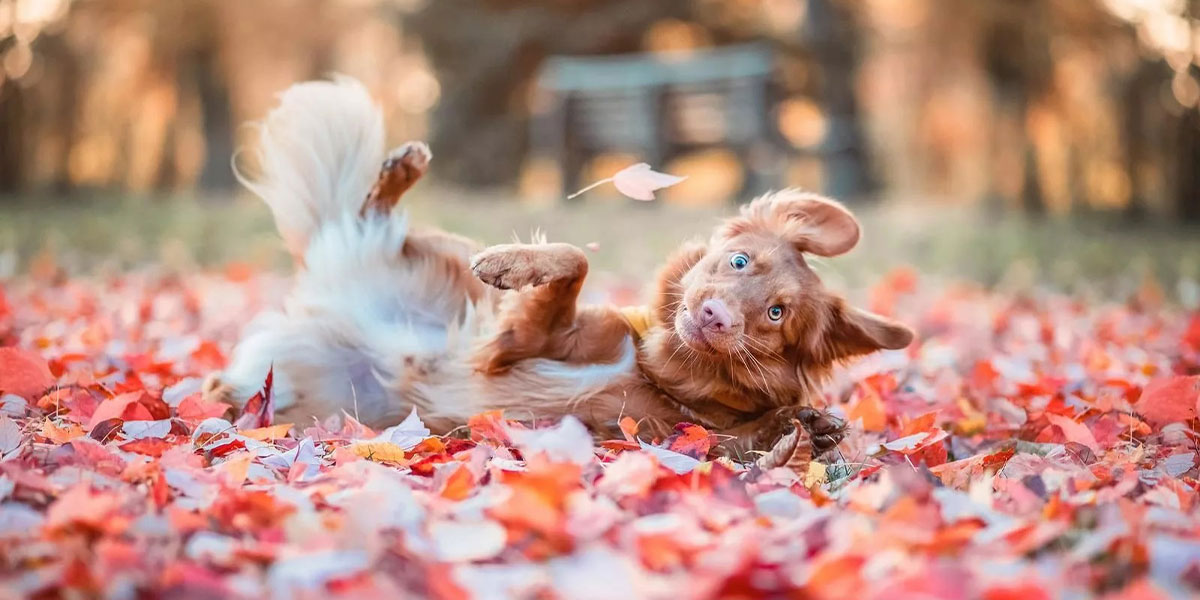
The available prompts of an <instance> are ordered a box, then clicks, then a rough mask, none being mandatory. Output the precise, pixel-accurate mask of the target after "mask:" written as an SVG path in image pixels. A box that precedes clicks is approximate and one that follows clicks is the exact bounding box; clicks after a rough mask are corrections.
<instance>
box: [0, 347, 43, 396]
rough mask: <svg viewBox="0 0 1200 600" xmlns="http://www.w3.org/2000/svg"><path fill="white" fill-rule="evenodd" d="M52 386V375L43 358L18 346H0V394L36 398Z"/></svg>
mask: <svg viewBox="0 0 1200 600" xmlns="http://www.w3.org/2000/svg"><path fill="white" fill-rule="evenodd" d="M53 386H54V375H53V374H52V373H50V366H49V365H47V364H46V361H45V359H43V358H42V357H41V356H38V355H37V354H34V353H33V352H30V351H28V350H22V349H20V348H0V394H15V395H17V396H20V397H22V398H24V399H26V400H30V401H33V400H37V399H38V397H39V396H41V395H42V392H45V391H46V390H48V389H50V388H51V387H53Z"/></svg>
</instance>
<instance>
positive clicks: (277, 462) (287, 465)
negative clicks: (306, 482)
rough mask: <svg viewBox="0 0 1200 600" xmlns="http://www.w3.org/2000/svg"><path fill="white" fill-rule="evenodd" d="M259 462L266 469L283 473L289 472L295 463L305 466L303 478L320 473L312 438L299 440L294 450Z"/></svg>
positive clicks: (318, 460)
mask: <svg viewBox="0 0 1200 600" xmlns="http://www.w3.org/2000/svg"><path fill="white" fill-rule="evenodd" d="M261 462H262V464H264V465H266V466H268V467H275V468H277V469H283V470H285V471H289V470H291V468H292V465H295V464H297V463H299V464H302V465H305V470H304V476H305V477H313V476H315V475H316V474H317V473H319V472H320V468H321V459H320V458H318V457H317V448H316V446H314V445H313V441H312V438H310V437H308V438H304V439H303V440H301V441H300V443H299V444H298V445H297V446H296V447H295V448H292V449H291V450H288V451H287V452H281V453H279V454H276V455H274V456H268V457H266V458H263V459H262V461H261Z"/></svg>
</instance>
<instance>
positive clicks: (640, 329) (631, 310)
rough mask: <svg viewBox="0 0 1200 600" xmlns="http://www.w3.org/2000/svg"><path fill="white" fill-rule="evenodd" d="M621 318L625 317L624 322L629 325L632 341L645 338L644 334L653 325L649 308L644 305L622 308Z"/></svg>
mask: <svg viewBox="0 0 1200 600" xmlns="http://www.w3.org/2000/svg"><path fill="white" fill-rule="evenodd" d="M621 316H622V317H625V322H626V323H629V328H630V329H632V330H633V338H634V341H638V340H641V339H642V338H643V337H645V336H646V332H647V331H649V330H650V326H651V325H653V323H654V317H653V315H652V314H651V312H650V307H649V306H645V305H642V306H625V307H622V308H621Z"/></svg>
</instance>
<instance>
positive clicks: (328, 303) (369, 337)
mask: <svg viewBox="0 0 1200 600" xmlns="http://www.w3.org/2000/svg"><path fill="white" fill-rule="evenodd" d="M380 130H381V119H380V118H379V116H378V113H377V111H376V109H374V107H373V106H372V105H371V103H370V100H369V98H367V97H366V95H365V92H363V90H362V89H361V87H359V86H358V85H356V84H354V83H353V82H346V81H342V82H337V83H328V82H318V83H308V84H301V85H299V86H296V87H294V88H292V89H291V90H289V91H288V92H287V93H285V94H284V95H283V99H282V103H281V106H280V107H279V108H277V109H276V110H275V111H274V112H273V113H272V114H271V116H270V117H269V118H268V120H267V122H266V123H265V125H264V127H263V130H262V140H261V141H262V149H261V152H262V157H261V159H260V163H261V164H262V165H263V172H262V174H261V175H260V176H259V177H258V178H256V179H255V180H253V181H252V182H251V183H250V184H249V185H250V187H251V189H252V190H254V191H256V192H257V193H258V194H259V195H261V196H263V198H264V199H265V200H266V201H267V203H268V204H269V205H270V206H271V207H272V209H273V210H274V212H275V215H276V222H277V224H278V226H279V228H280V231H281V233H282V234H283V236H284V238H285V240H287V241H288V242H289V247H290V248H292V249H293V252H294V253H295V254H296V256H297V263H298V264H299V265H301V267H300V271H299V273H298V274H297V283H296V287H295V289H294V290H293V292H292V294H291V296H290V297H289V298H288V301H287V303H286V305H285V309H284V311H283V312H274V311H271V312H268V313H264V315H261V316H260V317H259V318H258V319H256V321H255V323H253V324H251V326H250V327H249V328H248V330H247V332H246V334H245V335H244V338H243V341H242V342H241V343H240V344H239V346H238V348H237V349H236V350H235V353H234V356H233V359H232V361H231V363H230V365H229V367H228V368H227V369H226V370H225V372H224V373H222V374H221V375H220V376H219V377H217V378H214V379H212V380H211V381H210V383H209V385H208V386H207V388H206V389H207V390H208V393H209V394H210V395H214V396H217V397H219V398H221V399H228V400H232V401H234V402H238V401H244V400H245V399H246V398H248V397H249V396H250V395H251V394H252V393H253V391H254V390H255V388H256V387H257V386H258V385H260V384H261V381H262V377H263V375H265V373H266V370H267V368H268V366H269V365H274V369H275V373H276V377H275V381H276V398H277V400H276V402H277V406H278V408H279V410H280V411H281V412H283V413H285V418H288V419H297V420H298V419H303V418H309V417H323V416H325V415H327V414H330V413H333V412H336V411H337V410H339V409H340V410H346V411H348V412H349V411H353V412H354V413H355V414H357V415H358V416H359V418H360V419H361V420H363V421H364V422H366V423H368V424H369V425H373V426H382V425H389V424H393V423H396V422H398V421H399V420H400V419H401V418H403V417H404V416H405V415H406V414H407V413H408V412H409V411H410V410H411V409H413V408H416V409H417V410H418V412H419V413H420V414H421V416H422V418H424V419H425V421H426V423H427V424H428V425H429V427H430V428H431V429H433V430H435V431H438V432H445V431H448V430H450V429H453V428H454V427H457V426H459V425H461V424H463V423H464V422H465V421H466V420H467V418H469V417H470V416H472V415H474V414H477V413H479V412H483V411H487V410H497V409H499V410H505V411H507V413H508V414H509V416H510V417H514V418H520V417H525V416H534V417H539V418H540V417H550V418H556V417H563V416H567V415H572V416H575V417H577V418H578V419H580V420H581V421H583V422H584V423H585V424H587V425H588V426H589V427H590V428H591V429H592V431H593V432H595V434H596V435H597V436H599V437H602V438H611V437H619V435H620V431H619V425H618V423H619V421H620V419H621V418H622V417H623V416H630V417H633V418H634V419H636V420H638V421H639V422H640V423H641V430H642V431H647V432H649V433H651V434H652V435H655V436H663V435H666V434H668V433H669V432H670V431H671V429H672V428H673V427H674V425H675V424H677V423H679V422H682V421H687V422H695V423H699V424H701V425H703V426H705V427H707V428H709V429H711V430H713V431H715V432H717V433H720V434H724V435H725V436H728V439H729V440H730V441H729V442H728V443H727V444H725V448H726V450H728V451H730V452H737V453H740V452H742V451H746V450H768V449H771V448H772V447H774V446H776V445H777V443H779V442H780V440H781V438H784V437H785V435H787V434H789V433H793V432H795V431H796V430H795V427H794V424H795V423H797V422H799V423H801V424H803V425H805V427H806V428H807V429H808V430H809V431H808V433H811V434H815V435H816V436H817V437H816V438H814V439H813V446H814V447H815V448H816V449H817V450H818V451H820V450H823V449H827V448H829V447H831V446H832V445H833V444H835V443H836V442H837V440H838V439H839V436H840V424H839V423H837V422H836V421H835V420H831V419H828V418H825V417H822V416H821V415H820V414H819V413H817V412H815V411H813V410H811V409H808V410H806V408H807V407H810V406H812V405H813V403H814V402H816V401H817V400H818V397H819V393H820V389H821V385H822V383H823V381H824V380H825V379H826V377H827V376H828V375H829V373H830V370H831V369H832V368H833V367H834V366H835V365H836V364H837V363H839V362H840V361H844V360H846V359H849V358H853V357H855V356H858V355H862V354H866V353H869V352H874V351H876V350H880V349H885V348H891V349H897V348H903V347H905V346H907V345H908V344H909V343H910V341H911V340H912V333H911V332H910V331H909V330H908V329H907V328H905V327H904V326H902V325H899V324H897V323H894V322H891V321H889V320H887V319H884V318H882V317H879V316H876V315H872V314H869V313H866V312H863V311H861V310H858V309H855V308H851V307H849V306H847V305H846V303H845V302H844V301H843V300H842V299H841V298H839V297H837V296H835V295H833V294H831V293H829V292H828V291H826V290H825V289H824V287H823V286H822V284H821V281H820V279H819V278H818V277H817V275H816V274H815V273H814V272H813V271H812V270H811V269H810V268H809V267H808V265H807V263H806V261H805V256H806V255H816V256H825V257H828V256H836V255H839V254H842V253H844V252H846V251H848V250H850V249H851V248H852V247H853V246H854V245H855V244H856V243H857V241H858V239H859V225H858V222H857V221H856V220H855V219H854V217H853V216H852V215H851V214H850V212H849V211H847V210H846V209H845V208H844V207H842V206H841V205H840V204H838V203H837V202H835V201H833V200H829V199H827V198H823V197H820V196H817V195H815V194H809V193H803V192H798V191H792V190H789V191H784V192H779V193H775V194H769V195H767V196H764V197H762V198H759V199H757V200H755V201H753V202H751V203H750V204H748V205H746V206H745V207H743V209H742V210H741V214H740V215H738V216H736V217H732V218H730V219H729V220H727V221H726V222H725V223H724V224H723V225H721V226H720V227H719V228H718V229H717V230H716V231H715V232H714V233H713V234H712V236H711V238H710V239H709V241H708V242H707V243H695V244H689V245H686V246H684V247H683V248H681V249H680V250H679V251H678V252H677V253H676V254H675V255H674V256H673V257H671V258H670V259H669V260H668V261H667V263H666V265H665V266H664V267H663V269H662V271H661V272H660V274H659V276H658V281H657V287H656V289H657V291H656V294H655V296H654V298H653V301H652V303H651V305H650V306H649V307H648V308H647V310H645V311H644V312H643V313H641V314H636V313H632V312H630V311H628V310H625V311H623V310H621V309H618V308H615V307H610V306H580V305H578V303H577V299H578V295H579V291H580V289H581V287H582V285H583V281H584V279H585V277H586V276H587V271H588V263H587V259H586V257H585V255H584V253H583V252H582V251H581V250H580V249H578V248H576V247H574V246H570V245H567V244H549V243H535V244H508V245H502V246H494V247H491V248H487V249H484V250H482V251H478V247H477V246H476V245H475V244H474V243H473V242H471V241H469V240H465V239H464V238H461V237H458V236H454V235H451V234H447V233H444V232H439V231H410V230H409V228H408V225H407V222H406V221H405V220H404V219H403V217H402V216H399V215H397V214H396V212H398V211H393V210H392V208H393V207H394V206H395V205H396V203H397V202H398V200H399V197H400V195H401V194H402V193H403V192H404V191H405V190H407V189H408V188H409V187H410V186H411V185H412V184H413V183H414V182H415V180H416V178H418V177H419V176H420V175H421V173H423V172H424V168H425V166H426V165H427V164H428V161H429V158H430V157H429V155H428V151H427V149H426V148H424V146H423V145H419V144H415V145H414V144H410V145H407V146H405V147H404V148H402V149H401V150H400V151H397V152H394V153H393V154H392V157H393V158H392V159H391V160H389V162H388V163H387V164H385V167H384V169H383V173H382V174H380V175H378V176H377V177H376V176H375V175H369V176H364V174H365V173H369V172H371V171H374V172H375V173H378V171H377V167H375V169H370V168H369V167H368V166H366V165H379V164H380V162H381V160H382V158H381V156H382V133H381V131H380ZM314 158H315V159H316V161H317V162H316V164H315V165H314V164H313V160H314ZM368 161H370V162H368ZM372 181H375V182H376V183H375V185H374V186H372V185H371V182H372ZM480 281H482V282H485V283H486V284H488V285H489V286H491V287H487V286H484V285H481V283H480ZM493 288H494V289H493ZM798 436H799V434H798V433H796V434H793V435H792V436H791V438H792V439H791V441H790V444H791V446H795V444H796V441H797V438H798ZM784 442H785V443H789V442H788V441H787V440H786V439H785V441H784ZM784 459H786V457H784Z"/></svg>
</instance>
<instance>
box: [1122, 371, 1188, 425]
mask: <svg viewBox="0 0 1200 600" xmlns="http://www.w3.org/2000/svg"><path fill="white" fill-rule="evenodd" d="M1197 403H1200V375H1194V376H1191V377H1182V376H1176V377H1162V378H1159V379H1155V380H1154V381H1151V382H1150V383H1148V384H1147V385H1146V388H1145V389H1144V390H1142V395H1141V397H1140V398H1138V401H1137V411H1138V413H1139V414H1141V415H1142V416H1143V417H1145V418H1146V420H1147V421H1149V422H1150V423H1152V424H1154V425H1157V426H1159V427H1162V426H1163V425H1167V424H1170V423H1176V422H1180V421H1188V420H1191V419H1194V418H1196V405H1197Z"/></svg>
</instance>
